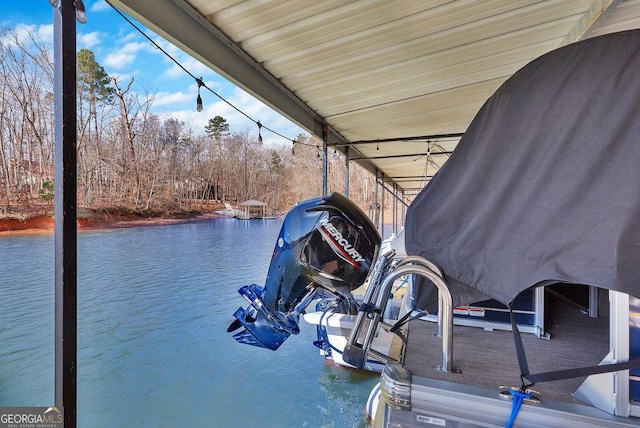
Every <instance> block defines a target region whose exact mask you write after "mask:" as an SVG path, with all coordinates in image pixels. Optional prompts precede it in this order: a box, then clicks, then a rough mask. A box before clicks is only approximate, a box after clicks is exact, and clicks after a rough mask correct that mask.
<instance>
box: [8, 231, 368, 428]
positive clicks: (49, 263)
mask: <svg viewBox="0 0 640 428" xmlns="http://www.w3.org/2000/svg"><path fill="white" fill-rule="evenodd" d="M280 226H281V222H280V221H277V220H276V221H254V220H252V221H238V220H234V219H216V220H208V221H200V222H193V223H187V224H179V225H169V226H154V227H139V228H129V229H116V230H107V231H95V232H83V233H80V234H79V236H78V397H79V398H78V425H79V426H80V427H112V426H119V427H125V426H126V427H187V426H188V427H232V426H242V427H261V428H262V427H336V428H342V427H364V426H365V425H366V424H365V422H364V416H363V415H364V404H365V401H366V399H367V396H368V394H369V392H370V391H371V388H372V387H373V386H374V385H375V383H376V382H377V380H378V377H377V376H376V375H373V374H370V373H366V372H361V371H356V370H348V369H343V368H339V367H334V366H328V365H325V363H324V361H323V360H322V358H321V357H320V356H319V354H318V350H317V349H316V348H315V347H314V346H313V345H312V344H311V342H312V341H313V340H314V337H315V331H314V329H313V328H312V327H311V326H309V325H305V324H304V323H303V325H302V332H301V334H300V335H299V336H293V337H291V338H289V339H288V340H287V341H286V342H285V343H284V344H283V345H282V346H281V348H280V349H279V350H278V351H275V352H274V351H269V350H265V349H260V348H256V347H252V346H247V345H241V344H238V343H236V342H235V341H234V340H233V338H232V337H231V335H230V334H229V333H227V332H226V329H227V326H228V325H229V323H230V322H231V321H232V320H233V317H232V314H233V312H234V311H235V309H236V308H238V307H239V306H245V305H246V304H245V302H244V300H243V299H242V298H241V297H240V295H239V294H238V293H237V289H238V288H239V287H240V286H241V285H244V284H248V283H252V282H255V283H264V278H265V276H266V272H267V267H268V263H269V259H270V255H271V252H272V250H273V246H274V244H275V239H276V237H277V234H278V231H279V228H280ZM53 239H54V238H53V235H38V236H12V237H2V238H0V260H2V262H0V263H1V264H0V407H5V406H49V405H52V404H53V403H54V359H53V343H54V325H53V320H54V264H53V257H54V252H53Z"/></svg>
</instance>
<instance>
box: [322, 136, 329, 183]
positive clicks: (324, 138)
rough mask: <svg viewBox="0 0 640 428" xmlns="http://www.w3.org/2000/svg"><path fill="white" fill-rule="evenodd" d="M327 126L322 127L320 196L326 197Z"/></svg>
mask: <svg viewBox="0 0 640 428" xmlns="http://www.w3.org/2000/svg"><path fill="white" fill-rule="evenodd" d="M327 131H328V129H327V125H322V196H326V195H327V169H328V168H327V136H328V132H327Z"/></svg>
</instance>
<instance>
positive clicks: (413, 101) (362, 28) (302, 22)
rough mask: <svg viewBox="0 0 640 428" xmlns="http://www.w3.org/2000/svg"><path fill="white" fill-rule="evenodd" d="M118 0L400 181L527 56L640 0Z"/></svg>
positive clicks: (429, 160)
mask: <svg viewBox="0 0 640 428" xmlns="http://www.w3.org/2000/svg"><path fill="white" fill-rule="evenodd" d="M112 3H113V4H114V5H115V6H117V7H119V8H122V9H123V10H124V11H125V12H126V13H129V14H131V15H133V16H134V17H135V18H136V19H138V20H140V21H142V22H143V23H144V24H145V25H147V26H149V27H150V28H152V29H153V30H154V31H156V32H158V33H159V34H160V35H162V36H164V37H166V38H167V39H168V40H170V41H172V42H173V43H175V44H177V45H178V46H180V47H181V48H183V49H185V50H186V51H188V52H189V53H191V54H192V55H194V56H195V57H197V58H198V59H200V60H201V61H203V62H205V63H206V64H208V65H210V66H211V67H212V68H213V69H215V70H216V71H218V72H220V73H221V74H223V75H225V76H226V77H228V78H229V79H230V80H232V81H233V82H234V83H236V84H238V85H239V86H241V87H243V88H244V89H246V90H248V91H249V92H251V93H252V94H254V95H255V96H257V97H258V98H259V99H261V100H263V101H265V102H267V103H268V104H270V105H272V106H273V107H274V108H275V109H276V110H279V111H281V112H282V113H283V114H284V115H286V116H288V117H290V118H291V119H292V120H294V121H296V122H297V123H298V124H300V125H301V126H302V127H304V128H306V129H307V130H309V131H310V132H312V133H315V134H316V135H321V134H322V126H321V125H322V124H323V123H324V124H327V125H328V126H329V127H330V131H331V135H330V136H329V137H328V140H329V143H330V144H332V145H336V148H338V149H339V150H341V151H343V152H345V151H347V150H348V154H349V156H350V157H352V158H354V159H357V161H358V162H360V163H362V164H364V165H365V166H366V167H368V168H369V169H370V170H372V171H373V170H376V169H377V170H379V171H380V176H384V179H385V180H386V181H393V182H395V183H396V185H397V186H398V187H399V188H400V189H403V190H406V191H411V190H415V189H418V188H421V187H422V186H423V185H424V183H425V179H424V177H425V176H430V175H431V173H432V172H434V171H435V169H436V166H437V165H440V164H442V163H443V162H444V161H445V160H446V157H447V155H446V154H439V153H441V152H445V153H446V152H449V151H450V150H452V149H453V147H454V146H455V143H456V141H457V139H456V138H451V137H447V138H443V137H442V136H443V135H451V134H459V133H463V132H464V131H465V129H466V127H467V126H468V124H469V123H470V121H471V120H472V118H473V117H474V115H475V113H476V112H477V111H478V110H479V108H480V107H481V106H482V104H483V103H484V101H485V100H486V99H487V98H488V97H489V96H490V95H491V94H492V93H493V92H494V91H495V89H497V88H498V86H499V85H500V84H501V83H502V82H503V81H504V80H506V79H507V78H508V77H509V76H511V75H512V74H513V73H514V72H515V71H517V70H518V69H519V68H521V67H522V66H524V65H525V64H526V63H528V62H529V61H531V60H533V59H535V58H536V57H538V56H540V55H542V54H544V53H545V52H548V51H550V50H552V49H555V48H557V47H560V46H562V45H564V44H567V43H571V42H573V41H576V40H579V39H580V38H584V37H588V36H593V35H596V34H600V33H601V32H612V31H619V30H622V29H629V28H637V27H640V0H628V1H612V0H562V1H533V0H470V1H461V0H460V1H445V0H430V1H416V0H393V1H389V0H357V1H337V0H323V1H316V0H235V1H234V0H226V1H225V0H156V1H154V2H145V0H113V1H112ZM145 3H147V5H145ZM149 3H152V5H151V6H150V5H149ZM183 15H184V17H182V16H183ZM216 44H218V45H220V47H215V45H216ZM234 55H235V56H236V57H237V58H239V59H240V60H239V61H238V62H234V61H232V60H233V56H234ZM376 140H377V142H376ZM347 148H348V149H347ZM364 158H367V159H364Z"/></svg>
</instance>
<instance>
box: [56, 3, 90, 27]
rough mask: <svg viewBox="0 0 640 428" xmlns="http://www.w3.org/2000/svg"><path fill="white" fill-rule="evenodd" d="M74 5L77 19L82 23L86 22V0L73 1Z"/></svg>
mask: <svg viewBox="0 0 640 428" xmlns="http://www.w3.org/2000/svg"><path fill="white" fill-rule="evenodd" d="M49 3H51V0H49ZM73 5H74V6H75V8H76V19H77V20H78V22H79V23H81V24H86V23H87V12H86V10H85V8H84V2H83V1H82V0H76V1H74V2H73Z"/></svg>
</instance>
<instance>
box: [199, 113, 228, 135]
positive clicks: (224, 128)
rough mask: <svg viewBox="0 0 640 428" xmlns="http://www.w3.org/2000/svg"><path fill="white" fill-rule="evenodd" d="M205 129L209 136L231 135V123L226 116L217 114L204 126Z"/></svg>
mask: <svg viewBox="0 0 640 428" xmlns="http://www.w3.org/2000/svg"><path fill="white" fill-rule="evenodd" d="M204 130H205V132H206V134H207V135H208V136H209V137H212V138H215V139H219V138H222V137H226V136H227V135H229V124H228V123H227V120H226V119H225V118H224V117H222V116H216V117H214V118H213V119H209V123H208V124H207V125H206V126H205V127H204Z"/></svg>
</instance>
